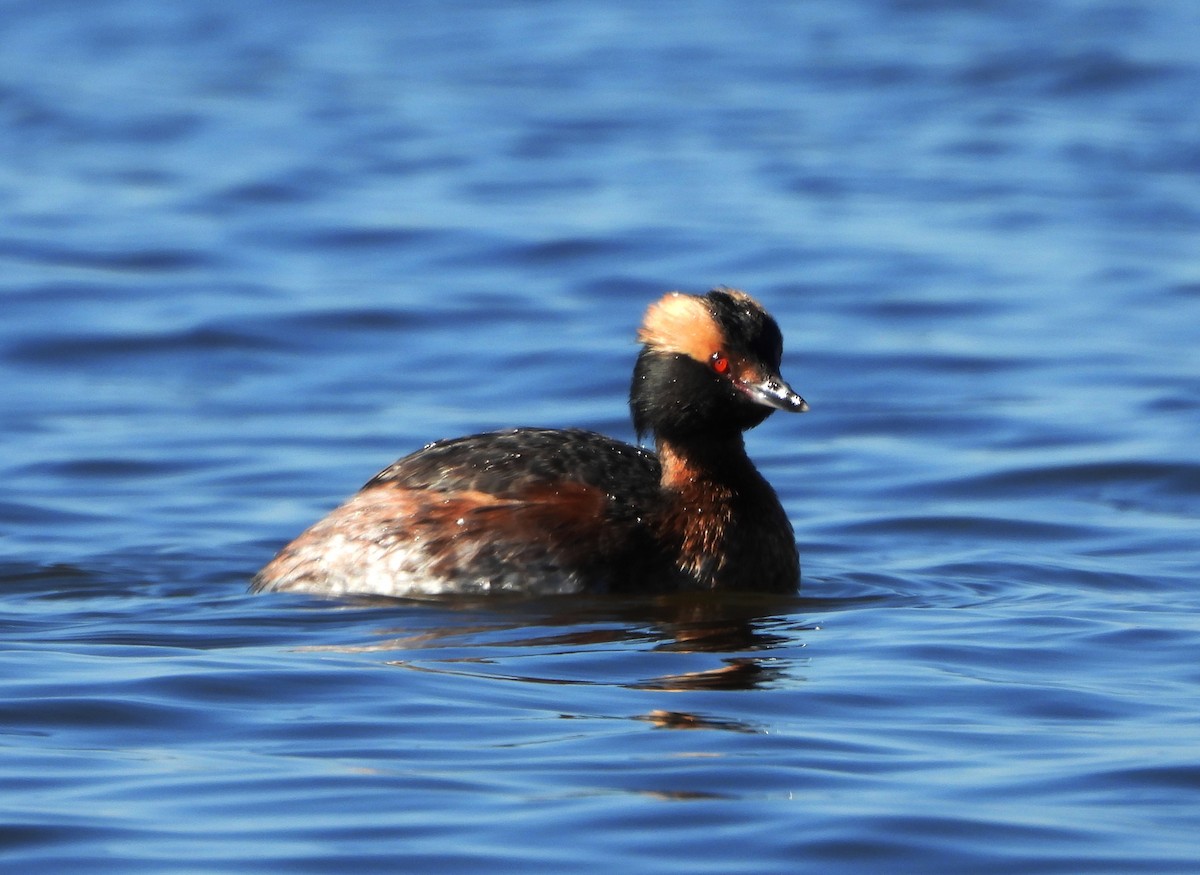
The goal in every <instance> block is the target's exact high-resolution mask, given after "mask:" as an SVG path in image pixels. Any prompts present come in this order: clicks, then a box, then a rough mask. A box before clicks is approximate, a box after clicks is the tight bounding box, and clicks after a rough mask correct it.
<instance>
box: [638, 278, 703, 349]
mask: <svg viewBox="0 0 1200 875" xmlns="http://www.w3.org/2000/svg"><path fill="white" fill-rule="evenodd" d="M638 340H639V341H641V342H642V343H644V344H646V345H647V346H648V347H650V348H651V349H653V350H656V351H658V352H665V353H682V354H683V355H687V356H690V357H691V358H694V359H696V361H699V362H707V361H708V359H709V357H710V356H711V355H712V354H713V353H714V352H717V351H718V350H720V349H721V346H722V343H723V338H722V335H721V329H720V328H718V327H717V323H716V322H715V321H714V320H713V316H712V312H711V311H710V310H709V308H708V304H706V303H705V302H704V299H703V298H699V297H696V296H695V295H686V294H684V293H683V292H667V294H665V295H663V296H662V297H661V298H659V299H658V300H657V301H655V302H654V303H653V304H651V305H650V306H649V307H648V308H647V309H646V315H645V317H644V318H643V319H642V327H641V328H640V329H639V330H638Z"/></svg>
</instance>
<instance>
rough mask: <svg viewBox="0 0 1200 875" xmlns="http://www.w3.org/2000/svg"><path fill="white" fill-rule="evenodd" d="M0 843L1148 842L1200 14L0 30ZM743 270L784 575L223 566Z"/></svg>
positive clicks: (559, 392) (929, 859)
mask: <svg viewBox="0 0 1200 875" xmlns="http://www.w3.org/2000/svg"><path fill="white" fill-rule="evenodd" d="M3 22H4V23H3V26H2V27H0V157H2V160H0V203H2V204H3V209H2V210H0V265H2V268H3V269H2V270H0V313H2V314H3V318H2V319H0V411H3V414H2V415H0V478H2V480H3V483H4V489H3V491H2V492H0V629H2V630H3V631H2V638H0V641H2V642H3V648H2V651H0V662H2V663H3V665H2V667H0V786H2V787H3V788H4V789H3V792H2V793H0V866H3V867H4V868H5V869H6V870H11V871H14V872H85V871H86V872H113V873H128V872H139V873H140V872H170V873H184V872H186V873H216V872H250V871H254V872H263V871H280V872H283V871H286V872H322V873H324V872H329V873H341V872H356V873H366V872H433V871H436V872H464V873H465V872H479V871H506V872H516V871H542V872H563V871H571V872H580V873H591V872H595V873H605V875H608V873H611V872H614V871H628V872H639V873H658V872H661V873H668V872H669V873H676V872H693V873H704V872H712V873H760V872H797V871H804V872H814V873H817V872H819V873H879V872H889V873H904V872H930V873H935V872H936V873H945V872H971V873H1051V872H1053V873H1079V872H1089V873H1100V872H1122V873H1124V872H1145V873H1166V872H1194V871H1197V867H1198V866H1200V862H1198V861H1200V838H1198V836H1200V667H1198V666H1200V659H1198V655H1200V555H1198V550H1197V546H1198V543H1200V450H1198V449H1197V448H1198V447H1200V440H1198V437H1197V436H1198V435H1200V327H1198V326H1200V244H1198V241H1200V102H1198V101H1197V99H1196V95H1197V94H1200V56H1198V55H1197V50H1196V46H1197V45H1200V6H1197V4H1195V3H1194V2H1193V0H1159V2H1155V3H1134V2H1122V0H1111V2H1099V0H1097V2H1085V0H1038V2H1032V0H1029V2H1026V0H990V2H983V3H973V4H957V3H947V2H939V0H850V2H845V0H814V2H806V3H785V2H764V3H753V4H750V3H742V4H738V3H722V2H697V3H690V4H650V3H643V2H638V0H627V2H609V3H603V4H589V3H583V2H579V0H546V2H518V0H509V2H500V0H497V2H488V3H477V4H453V3H452V4H443V3H424V2H417V3H406V4H371V3H348V4H347V3H332V2H296V3H288V4H274V5H268V4H256V3H242V2H232V0H229V2H201V3H188V4H158V3H150V2H145V0H140V2H124V3H122V2H92V3H87V4H80V3H70V2H52V0H39V2H36V3H35V2H11V3H6V4H5V5H4V10H3ZM717 284H728V285H734V286H739V287H743V288H746V289H748V290H750V291H751V292H752V293H753V294H755V295H756V296H757V297H759V298H760V299H761V300H762V301H763V302H764V303H765V304H766V305H767V306H768V307H769V308H770V309H771V310H772V312H773V313H774V315H775V316H776V317H777V319H778V321H779V322H780V324H781V326H782V327H783V330H784V335H785V339H786V352H785V359H784V373H785V376H787V378H788V379H789V380H790V382H791V383H792V384H793V386H795V387H796V389H797V390H798V391H800V392H801V393H802V394H803V395H804V396H805V397H806V398H807V399H808V401H809V402H810V404H811V405H812V412H811V413H809V414H807V415H805V416H798V417H784V416H776V417H774V418H772V419H771V420H769V421H768V422H767V423H765V424H764V425H763V426H762V427H761V428H759V429H758V430H756V431H755V432H753V433H752V434H751V435H750V440H749V444H750V449H751V453H752V455H753V456H754V457H755V459H756V460H757V461H758V463H759V465H760V467H761V468H762V470H763V471H764V473H766V475H767V476H768V478H769V479H770V480H771V481H772V482H773V483H774V485H775V486H776V488H777V490H778V492H779V493H780V496H781V498H782V499H783V501H784V504H785V506H786V507H787V509H788V512H789V514H790V516H791V518H792V520H793V523H794V525H795V527H796V534H797V539H798V541H799V545H800V549H801V555H802V562H803V565H804V586H803V590H802V593H801V596H800V597H799V598H796V599H788V600H782V601H780V600H773V601H758V600H754V599H743V600H738V601H720V600H717V601H709V602H700V603H687V602H667V603H662V604H657V603H649V602H638V601H636V600H630V601H627V602H615V601H611V600H595V601H587V600H578V599H561V600H555V599H549V600H539V601H533V602H524V601H519V600H495V601H486V600H484V601H472V602H465V603H454V602H449V603H447V602H443V603H437V602H434V603H424V604H423V603H407V602H393V603H387V604H370V603H353V602H351V603H332V604H331V603H327V602H322V601H320V600H316V599H309V598H301V597H290V596H250V595H248V594H247V593H246V584H247V582H248V579H249V577H250V575H251V574H253V572H254V571H255V570H256V569H257V568H258V567H259V566H260V565H261V564H262V563H264V562H265V561H266V560H267V559H268V558H270V556H271V555H272V554H273V553H274V551H275V550H276V549H277V548H278V547H279V546H281V545H282V544H283V543H284V542H285V541H287V540H288V539H290V538H291V537H292V536H294V535H295V534H296V533H297V532H298V531H299V530H300V529H301V528H303V527H304V526H305V525H307V524H308V523H309V522H311V521H312V520H314V519H315V518H317V517H318V516H320V515H321V514H322V513H324V512H325V511H326V510H328V509H329V508H330V507H332V506H333V505H335V504H337V503H338V502H339V501H341V500H342V499H343V498H344V497H345V496H346V495H347V494H349V493H350V492H352V491H354V490H355V489H356V488H357V487H358V486H359V485H360V484H361V483H362V482H364V481H365V480H366V479H367V478H368V477H370V476H371V475H372V474H373V473H374V472H375V471H376V470H378V469H379V468H381V467H383V466H384V465H385V464H387V463H389V462H390V461H391V460H392V459H394V458H396V457H397V456H400V455H403V454H405V453H407V452H409V451H411V450H413V449H415V448H416V447H419V446H420V445H422V444H423V443H425V442H426V441H429V440H432V439H435V438H439V437H446V436H451V435H456V434H462V433H466V432H470V431H476V430H482V429H488V428H496V427H504V426H511V425H520V424H537V425H577V426H585V427H590V428H595V429H599V430H603V431H606V432H609V433H611V434H614V435H616V436H618V437H622V438H626V439H629V438H631V437H632V435H631V429H630V426H629V424H628V417H627V414H626V411H625V406H624V395H625V390H626V387H627V385H628V379H629V372H630V369H631V366H632V360H633V356H634V354H635V351H636V346H635V344H634V343H633V340H632V335H633V331H634V329H635V327H636V325H637V322H638V320H639V318H640V315H641V311H642V309H643V308H644V307H645V305H646V304H647V303H648V302H649V301H650V300H651V299H653V298H654V297H655V296H657V295H659V294H661V293H662V292H663V291H665V290H667V289H672V288H682V289H686V290H689V291H703V290H705V289H707V288H709V287H711V286H713V285H717Z"/></svg>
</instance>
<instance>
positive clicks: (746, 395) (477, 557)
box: [251, 287, 808, 596]
mask: <svg viewBox="0 0 1200 875" xmlns="http://www.w3.org/2000/svg"><path fill="white" fill-rule="evenodd" d="M638 340H639V341H640V342H641V344H642V348H641V351H640V353H639V354H638V357H637V363H636V365H635V367H634V371H633V382H632V385H631V387H630V390H629V406H630V409H631V411H632V414H633V425H634V428H635V430H636V431H637V434H638V437H639V438H641V437H642V436H644V435H645V434H647V433H650V434H653V436H654V442H655V447H656V450H657V453H651V452H649V451H647V450H644V449H640V448H638V447H635V446H631V445H630V444H626V443H622V442H620V441H617V440H613V439H612V438H608V437H605V436H604V435H600V434H596V433H594V432H589V431H582V430H579V429H562V430H557V429H543V428H518V429H513V430H510V431H498V432H490V433H487V434H477V435H472V436H470V437H462V438H456V439H451V440H443V441H438V442H436V443H432V444H429V445H428V446H426V447H425V448H424V449H421V450H418V451H417V452H415V453H413V454H412V455H410V456H406V457H404V458H403V459H400V460H399V461H398V462H395V463H394V464H392V465H390V466H389V467H387V468H385V469H384V470H382V471H380V472H379V473H378V474H376V475H375V476H374V477H373V478H371V480H369V481H368V482H367V484H366V485H365V486H363V488H362V489H361V490H360V491H359V492H358V493H357V494H355V495H354V496H352V497H351V498H350V499H349V500H348V501H347V502H346V503H345V504H343V505H342V506H341V507H338V508H337V509H336V510H334V511H332V512H331V513H330V514H329V515H328V516H326V517H325V518H324V519H322V520H320V521H319V522H317V523H315V524H314V525H313V526H312V527H311V528H309V529H308V530H307V531H305V532H304V533H302V534H301V535H300V536H299V537H297V538H296V539H295V540H294V541H292V542H291V543H290V544H288V545H287V546H286V547H284V548H283V549H282V550H281V551H280V552H279V554H278V555H277V556H276V557H275V558H274V559H273V560H271V562H270V563H268V564H267V566H266V567H265V568H263V569H262V570H261V571H259V572H258V574H257V575H256V576H255V578H254V581H253V583H252V585H251V589H252V590H253V591H256V592H265V591H294V592H307V593H316V594H321V595H348V594H373V595H384V596H423V595H435V594H441V593H482V592H498V591H507V592H523V593H532V594H548V593H574V592H619V593H661V592H672V591H683V590H738V591H757V592H777V593H789V592H794V591H795V590H796V588H797V587H798V586H799V583H800V562H799V557H798V556H797V552H796V543H795V539H794V536H793V533H792V526H791V523H790V522H789V521H788V518H787V515H786V514H785V513H784V510H783V507H782V506H781V505H780V503H779V499H778V497H777V496H776V495H775V492H774V490H773V489H772V488H771V486H770V484H768V483H767V481H766V480H764V479H763V477H762V475H761V474H759V473H758V471H757V470H756V469H755V467H754V465H753V464H752V463H751V461H750V459H749V457H748V456H747V455H746V449H745V444H744V441H743V436H742V432H743V431H745V430H746V429H749V428H753V427H754V426H756V425H758V424H759V423H760V422H762V421H763V420H764V419H766V418H767V417H768V416H770V415H771V413H772V412H773V411H775V410H785V411H789V412H795V413H802V412H804V411H806V410H807V409H808V404H807V403H805V401H804V399H803V398H801V397H800V396H799V395H797V394H796V393H795V392H793V391H792V389H791V387H790V386H788V384H787V383H785V382H784V380H783V378H782V377H781V376H780V374H779V363H780V358H781V356H782V353H783V338H782V336H781V334H780V331H779V326H778V325H776V323H775V320H774V319H772V318H771V316H770V315H769V314H768V313H767V312H766V311H765V310H764V309H763V308H762V307H761V306H760V305H759V304H758V303H757V302H756V301H755V300H754V299H753V298H751V297H750V296H749V295H747V294H746V293H745V292H742V291H738V290H736V289H730V288H724V287H721V288H717V289H714V290H712V291H711V292H709V293H708V294H706V295H688V294H684V293H682V292H670V293H668V294H667V295H665V296H664V297H662V298H660V299H659V300H658V301H656V302H654V303H653V304H651V305H650V307H649V309H647V311H646V315H645V318H644V319H643V321H642V325H641V329H640V330H639V332H638Z"/></svg>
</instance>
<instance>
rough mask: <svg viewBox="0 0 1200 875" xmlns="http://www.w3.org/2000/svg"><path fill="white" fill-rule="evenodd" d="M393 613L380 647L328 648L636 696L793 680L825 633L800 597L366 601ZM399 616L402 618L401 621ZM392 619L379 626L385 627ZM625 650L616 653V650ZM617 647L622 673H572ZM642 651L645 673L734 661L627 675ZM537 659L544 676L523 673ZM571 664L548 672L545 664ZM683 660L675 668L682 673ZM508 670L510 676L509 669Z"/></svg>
mask: <svg viewBox="0 0 1200 875" xmlns="http://www.w3.org/2000/svg"><path fill="white" fill-rule="evenodd" d="M354 604H356V605H362V606H368V605H369V606H372V607H378V608H383V609H385V610H384V614H383V616H385V617H387V618H388V619H389V620H391V621H398V625H394V626H391V627H390V628H385V629H380V630H378V631H377V635H378V637H377V639H376V640H375V641H373V642H369V643H365V644H358V645H350V646H345V645H325V646H323V647H321V648H320V649H328V650H339V651H343V652H350V651H353V652H366V651H371V652H379V653H381V654H388V656H389V657H390V658H388V659H387V662H388V664H390V665H393V666H396V667H400V668H407V669H410V670H415V671H422V672H433V673H444V674H455V675H470V676H475V677H487V678H494V679H503V680H515V681H521V682H526V683H539V684H599V685H609V686H619V687H624V688H626V689H636V690H662V691H672V692H682V691H689V690H749V689H754V688H758V687H762V686H765V685H768V684H771V683H773V682H776V681H779V680H780V679H781V678H783V677H784V676H785V675H786V676H788V677H789V678H791V679H793V680H794V675H793V674H791V673H790V671H789V670H790V669H793V668H794V664H795V662H796V659H795V657H794V653H793V654H791V655H785V653H784V651H786V650H792V651H794V649H795V648H797V647H801V646H803V644H802V643H800V641H799V640H798V636H799V635H800V634H802V633H804V632H809V631H813V630H815V629H816V628H818V627H817V626H815V625H806V624H802V623H799V622H798V621H797V619H796V612H797V609H798V608H801V607H802V606H803V604H804V602H803V601H802V600H800V599H797V598H780V597H770V598H766V597H750V596H727V595H722V596H714V595H711V594H702V595H688V596H678V595H673V596H669V597H666V596H664V597H659V598H653V599H646V600H642V601H637V602H631V601H629V600H627V599H623V600H620V601H617V600H606V599H599V598H589V599H586V600H584V599H569V600H568V599H564V598H550V599H515V598H514V599H511V600H509V599H503V598H500V599H496V598H487V599H480V598H475V599H464V598H456V599H453V600H437V601H432V600H431V601H420V602H418V601H413V600H386V599H371V600H370V601H362V600H356V601H355V602H354ZM396 612H401V613H402V614H403V617H402V618H397V616H396ZM382 618H383V617H381V619H382ZM614 645H615V646H614ZM606 647H607V648H609V649H610V650H611V652H612V653H613V654H614V661H613V664H612V675H598V674H597V671H596V668H595V662H594V661H592V660H589V663H588V671H587V672H586V676H570V674H571V669H572V668H573V667H574V666H573V664H572V662H571V659H572V657H577V656H579V655H595V653H596V652H597V650H598V649H599V650H603V649H604V648H606ZM622 653H624V654H634V655H636V656H637V657H638V658H637V659H636V663H637V666H638V667H639V668H644V667H645V660H644V658H641V657H644V655H645V654H647V653H664V654H666V653H670V654H697V655H706V654H713V655H724V656H722V657H721V658H720V659H719V664H718V665H715V666H713V665H712V664H711V660H701V659H697V663H698V667H697V668H696V669H695V670H693V671H684V672H676V673H671V674H663V675H656V676H650V677H645V676H639V677H635V678H628V677H622V676H621V675H623V674H627V673H628V669H629V663H627V662H622V661H621V659H620V655H621V654H622ZM527 657H537V666H538V669H540V670H539V671H538V672H536V673H526V672H524V671H520V670H519V669H521V668H523V667H525V666H523V665H522V662H523V661H524V660H525V659H526V658H527ZM548 661H550V662H551V663H553V664H556V665H558V666H561V667H562V671H561V673H560V672H559V671H558V670H557V669H556V670H554V671H552V672H545V671H544V670H545V668H546V665H547V662H548ZM678 662H679V661H678V660H673V664H674V665H676V666H678ZM506 669H507V670H506ZM638 719H642V720H646V721H647V722H649V723H651V724H652V725H654V726H656V727H661V728H676V729H699V728H721V729H733V730H736V731H753V730H751V729H749V728H748V727H745V726H741V725H738V724H736V723H734V722H732V721H723V720H714V719H710V718H704V717H701V716H698V715H695V714H689V713H686V712H681V711H667V710H661V711H658V710H656V711H653V712H651V713H649V714H646V715H643V716H641V717H639V718H638Z"/></svg>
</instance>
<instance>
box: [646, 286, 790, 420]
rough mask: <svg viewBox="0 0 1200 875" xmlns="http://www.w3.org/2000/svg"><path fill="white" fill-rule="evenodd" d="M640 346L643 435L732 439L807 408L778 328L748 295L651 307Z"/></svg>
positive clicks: (674, 298)
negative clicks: (787, 377) (788, 370)
mask: <svg viewBox="0 0 1200 875" xmlns="http://www.w3.org/2000/svg"><path fill="white" fill-rule="evenodd" d="M638 339H639V340H640V341H642V344H643V346H642V350H641V352H640V353H639V354H638V360H637V365H636V366H635V367H634V371H633V384H632V386H631V387H630V392H629V405H630V409H631V410H632V412H633V424H634V428H635V429H636V430H637V432H638V435H639V436H641V435H644V434H646V433H647V432H653V433H655V434H657V435H661V436H664V437H667V438H668V439H673V440H680V439H684V440H686V439H689V438H691V439H696V438H704V437H712V438H727V437H731V436H734V435H737V434H739V433H741V432H742V431H745V430H746V429H748V428H753V427H754V426H756V425H758V424H759V423H760V422H762V421H763V420H764V419H766V418H767V417H768V416H770V415H771V413H772V412H773V411H775V410H786V411H790V412H796V413H802V412H804V411H805V410H807V409H808V405H807V404H806V403H805V401H804V399H803V398H801V397H800V396H799V395H797V394H796V393H795V392H793V391H792V389H791V387H790V386H788V385H787V383H785V382H784V381H783V378H782V377H781V376H780V375H779V362H780V359H781V357H782V355H783V336H782V335H781V334H780V331H779V326H778V325H777V324H776V323H775V320H774V319H772V318H771V316H770V314H768V313H767V311H766V310H764V309H763V308H762V307H761V306H760V305H759V304H758V302H757V301H755V300H754V299H753V298H751V297H750V296H749V295H747V294H746V293H745V292H741V291H738V290H736V289H727V288H717V289H713V290H712V291H711V292H709V293H708V294H707V295H703V296H700V295H685V294H682V293H680V292H670V293H669V294H667V295H665V296H664V297H662V298H660V299H659V300H658V301H656V302H655V303H653V304H651V305H650V307H649V309H648V310H647V311H646V316H645V318H644V319H643V321H642V327H641V330H640V331H639V332H638Z"/></svg>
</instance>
